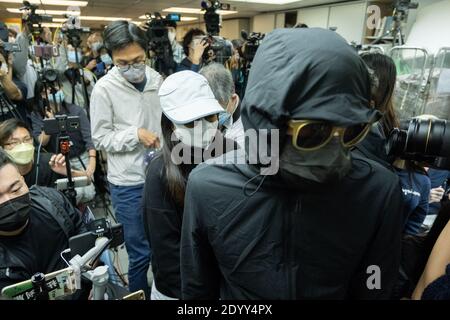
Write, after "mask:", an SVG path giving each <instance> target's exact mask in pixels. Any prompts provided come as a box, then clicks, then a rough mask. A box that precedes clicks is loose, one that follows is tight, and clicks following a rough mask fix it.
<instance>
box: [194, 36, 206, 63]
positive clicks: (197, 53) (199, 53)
mask: <svg viewBox="0 0 450 320" xmlns="http://www.w3.org/2000/svg"><path fill="white" fill-rule="evenodd" d="M208 46H209V44H208V41H206V40H202V41H200V42H199V43H198V44H196V45H195V46H194V54H193V55H192V63H193V64H200V62H201V61H202V57H203V53H204V52H205V49H206V48H208Z"/></svg>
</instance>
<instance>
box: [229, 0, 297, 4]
mask: <svg viewBox="0 0 450 320" xmlns="http://www.w3.org/2000/svg"><path fill="white" fill-rule="evenodd" d="M300 1H302V0H227V2H245V3H261V4H278V5H284V4H289V3H293V2H300Z"/></svg>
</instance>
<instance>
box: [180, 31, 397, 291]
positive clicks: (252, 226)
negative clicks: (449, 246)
mask: <svg viewBox="0 0 450 320" xmlns="http://www.w3.org/2000/svg"><path fill="white" fill-rule="evenodd" d="M369 97H370V77H369V74H368V71H367V68H366V67H365V65H364V63H363V61H362V60H361V59H360V58H359V57H358V55H357V53H356V52H355V51H354V50H353V49H352V48H351V47H350V46H349V45H348V44H347V43H346V41H345V40H344V39H343V38H341V37H340V36H339V35H337V34H336V33H334V32H331V31H328V30H323V29H279V30H275V31H273V32H271V33H270V34H269V35H268V36H267V37H266V38H265V40H264V42H263V43H262V45H261V46H260V48H259V49H258V52H257V54H256V57H255V60H254V63H253V66H252V70H251V72H250V78H249V82H248V87H247V92H246V95H245V99H244V101H243V105H242V120H243V123H244V128H245V129H246V130H249V129H255V130H262V129H269V130H272V129H274V130H276V129H278V130H279V141H278V140H276V139H271V140H269V145H268V150H269V154H272V155H274V154H275V156H274V161H277V157H276V151H277V150H276V143H277V142H279V145H280V146H281V150H280V157H279V159H278V160H279V165H280V169H279V171H278V173H277V174H275V175H272V176H267V175H266V176H263V175H262V174H261V172H263V171H261V170H260V169H261V166H258V165H253V164H251V163H250V164H227V165H214V164H202V165H200V166H198V167H197V168H196V169H195V170H194V171H192V172H191V175H190V176H189V181H188V185H187V189H186V197H185V210H184V220H183V229H182V240H181V280H182V294H183V299H217V298H221V299H302V298H305V299H346V298H347V299H388V298H389V297H390V295H391V291H392V287H393V284H394V283H395V280H396V278H397V272H398V267H399V260H400V245H401V231H402V216H401V192H400V188H399V182H398V178H397V177H396V176H395V175H394V174H393V173H391V172H390V171H388V170H387V169H385V168H383V167H382V166H380V165H379V164H377V163H376V162H373V161H371V160H368V159H363V158H361V157H359V156H352V155H351V154H350V151H349V149H350V147H351V146H353V145H355V144H356V143H357V142H359V141H361V140H362V139H363V138H364V135H365V134H366V133H367V131H368V130H369V128H370V126H371V124H372V123H373V122H374V121H376V120H377V119H378V118H379V116H380V114H379V112H377V111H376V110H374V109H372V108H371V107H370V103H369ZM260 132H261V131H260ZM262 142H263V141H261V140H259V143H260V144H261V143H262ZM252 145H255V144H254V143H253V144H252V143H251V142H250V143H249V144H248V146H252ZM247 149H248V150H249V151H250V153H248V158H250V156H251V152H254V150H253V151H252V149H251V148H249V147H247ZM261 163H262V162H261ZM217 177H220V180H219V179H218V178H217Z"/></svg>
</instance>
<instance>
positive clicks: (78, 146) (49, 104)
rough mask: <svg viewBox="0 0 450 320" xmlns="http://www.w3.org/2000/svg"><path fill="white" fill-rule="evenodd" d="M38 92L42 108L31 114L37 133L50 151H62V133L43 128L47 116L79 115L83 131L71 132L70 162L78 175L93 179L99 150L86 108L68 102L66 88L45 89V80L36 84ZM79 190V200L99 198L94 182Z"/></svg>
mask: <svg viewBox="0 0 450 320" xmlns="http://www.w3.org/2000/svg"><path fill="white" fill-rule="evenodd" d="M35 95H36V97H38V96H39V97H41V99H37V103H39V105H41V107H40V108H39V109H40V110H36V111H33V113H32V114H31V122H32V126H33V136H34V137H35V138H36V139H37V141H39V142H40V143H41V144H42V146H44V147H46V149H47V150H48V151H49V152H52V153H55V154H57V153H59V152H60V150H59V134H54V135H47V134H46V133H45V132H44V131H43V127H44V119H54V118H55V115H67V116H76V117H79V119H80V130H79V131H78V130H77V131H73V132H68V136H69V137H70V141H71V148H70V153H69V158H70V164H71V167H72V168H73V169H74V170H79V171H77V174H76V176H85V175H87V176H88V178H89V179H92V178H93V176H94V172H95V167H96V150H95V147H94V144H93V142H92V137H91V127H90V124H89V120H88V118H87V114H86V111H85V110H84V109H83V108H81V107H79V106H77V105H74V104H70V103H66V102H65V101H64V93H63V92H62V90H58V91H56V90H54V89H53V88H48V89H47V92H45V87H44V85H43V83H41V82H39V81H38V82H37V83H36V90H35ZM47 99H48V100H47ZM55 99H56V101H55ZM83 170H84V171H85V172H83ZM75 190H76V191H77V203H86V202H89V201H91V200H92V199H93V198H94V197H95V187H94V185H93V184H90V185H88V186H85V187H80V188H76V189H75Z"/></svg>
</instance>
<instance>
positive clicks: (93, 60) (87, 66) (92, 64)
mask: <svg viewBox="0 0 450 320" xmlns="http://www.w3.org/2000/svg"><path fill="white" fill-rule="evenodd" d="M96 66H97V60H95V59H92V60H91V61H89V63H88V64H87V65H86V69H89V70H93V69H94V68H95V67H96Z"/></svg>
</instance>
